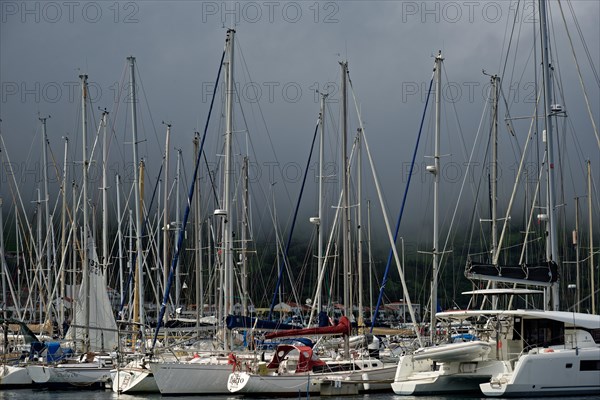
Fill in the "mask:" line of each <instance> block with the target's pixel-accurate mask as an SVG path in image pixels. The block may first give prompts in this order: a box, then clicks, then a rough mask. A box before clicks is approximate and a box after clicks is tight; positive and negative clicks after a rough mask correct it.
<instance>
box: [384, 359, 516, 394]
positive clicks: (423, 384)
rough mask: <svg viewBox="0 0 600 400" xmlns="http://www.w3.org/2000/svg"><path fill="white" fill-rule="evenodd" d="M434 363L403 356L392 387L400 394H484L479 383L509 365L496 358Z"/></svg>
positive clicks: (504, 369) (501, 371)
mask: <svg viewBox="0 0 600 400" xmlns="http://www.w3.org/2000/svg"><path fill="white" fill-rule="evenodd" d="M434 365H435V363H434V362H432V361H431V360H415V359H414V358H413V357H412V356H403V357H401V358H400V361H399V363H398V370H397V371H396V377H395V378H394V382H393V383H392V385H391V386H392V390H393V391H394V393H396V394H399V395H441V394H460V393H473V394H481V390H480V385H481V384H482V383H485V382H489V381H490V379H491V378H492V376H494V375H496V374H500V373H503V372H505V371H506V368H507V365H506V364H504V363H503V362H501V361H497V360H485V361H456V362H448V363H443V364H441V365H439V366H437V367H434ZM508 367H509V366H508ZM435 368H437V369H435Z"/></svg>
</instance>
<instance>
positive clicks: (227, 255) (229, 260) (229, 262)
mask: <svg viewBox="0 0 600 400" xmlns="http://www.w3.org/2000/svg"><path fill="white" fill-rule="evenodd" d="M234 38H235V30H234V29H229V30H228V31H227V40H226V42H227V43H226V46H227V49H228V51H227V53H228V55H229V57H228V59H227V68H226V70H225V71H226V73H225V78H226V85H227V86H226V87H227V89H226V93H225V96H226V97H225V112H226V116H225V120H226V122H225V168H224V185H223V207H224V217H223V268H224V291H223V294H224V296H225V298H224V310H223V311H224V312H225V315H229V314H231V312H232V308H233V304H232V303H233V299H232V297H233V256H232V254H231V252H232V248H231V246H232V243H231V242H232V234H231V222H232V221H231V219H232V217H233V215H232V214H233V213H232V212H231V193H230V192H231V189H230V185H231V182H230V180H231V175H232V174H233V163H232V160H231V157H232V154H231V148H232V135H233V94H234V86H233V60H234V58H233V55H234V47H235V46H234ZM223 331H224V335H225V336H224V337H223V339H224V340H223V341H224V345H225V350H226V351H227V350H229V343H228V340H227V339H228V337H227V334H226V330H225V329H224V330H223Z"/></svg>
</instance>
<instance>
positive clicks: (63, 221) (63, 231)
mask: <svg viewBox="0 0 600 400" xmlns="http://www.w3.org/2000/svg"><path fill="white" fill-rule="evenodd" d="M64 139H65V152H64V153H65V154H64V160H63V178H62V183H61V191H62V210H61V217H60V254H61V265H62V266H63V267H62V268H61V270H60V293H59V296H60V299H61V303H62V304H61V306H60V309H59V318H58V319H59V327H60V328H59V329H60V330H61V337H64V335H65V332H63V331H62V326H63V323H64V322H65V297H66V295H67V294H66V293H65V269H66V268H67V260H66V259H67V174H68V173H67V156H68V154H69V138H68V137H66V136H65V138H64ZM73 218H75V216H74V215H73ZM74 233H75V232H73V234H74ZM17 254H18V252H17Z"/></svg>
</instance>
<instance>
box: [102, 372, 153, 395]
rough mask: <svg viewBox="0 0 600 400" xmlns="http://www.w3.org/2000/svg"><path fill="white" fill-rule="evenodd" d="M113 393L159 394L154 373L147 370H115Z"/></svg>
mask: <svg viewBox="0 0 600 400" xmlns="http://www.w3.org/2000/svg"><path fill="white" fill-rule="evenodd" d="M112 372H113V373H114V375H113V377H112V391H113V392H115V393H158V392H159V390H158V385H157V384H156V380H155V379H154V374H153V373H152V371H150V370H148V369H145V368H123V369H120V370H118V371H115V370H113V371H112Z"/></svg>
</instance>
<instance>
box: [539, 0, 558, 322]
mask: <svg viewBox="0 0 600 400" xmlns="http://www.w3.org/2000/svg"><path fill="white" fill-rule="evenodd" d="M540 29H541V39H542V71H543V75H542V76H543V81H544V124H545V128H546V129H545V135H543V136H544V137H545V139H546V151H547V153H548V210H547V212H548V223H547V227H548V239H547V240H548V242H549V243H548V246H546V257H547V259H548V261H554V262H555V263H556V264H557V265H559V266H560V264H559V262H560V260H559V257H558V236H557V229H556V225H557V223H558V218H557V216H556V206H555V204H556V196H555V192H554V187H555V184H554V143H553V141H554V138H553V126H552V116H553V111H552V100H553V95H552V75H551V74H550V68H551V65H550V48H549V47H550V43H549V41H548V22H547V16H546V0H540ZM550 290H551V306H552V310H554V311H557V310H558V309H559V306H560V303H559V291H558V282H554V283H553V284H552V285H551V287H550ZM544 308H546V307H544Z"/></svg>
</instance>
